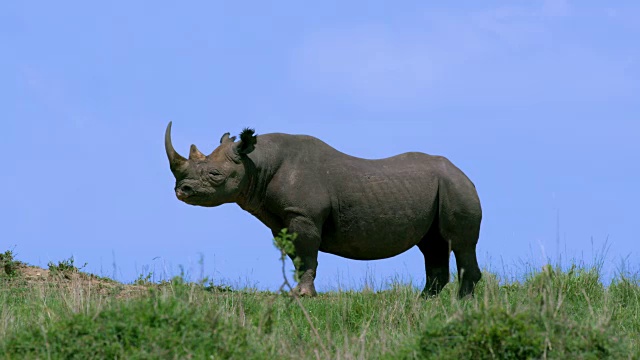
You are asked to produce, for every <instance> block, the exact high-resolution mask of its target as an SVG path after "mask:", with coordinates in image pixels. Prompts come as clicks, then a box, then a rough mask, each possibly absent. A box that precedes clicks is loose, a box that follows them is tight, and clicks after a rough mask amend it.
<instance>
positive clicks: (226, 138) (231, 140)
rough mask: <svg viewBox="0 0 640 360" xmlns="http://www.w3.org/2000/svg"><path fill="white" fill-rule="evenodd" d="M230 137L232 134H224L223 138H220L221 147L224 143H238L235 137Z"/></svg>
mask: <svg viewBox="0 0 640 360" xmlns="http://www.w3.org/2000/svg"><path fill="white" fill-rule="evenodd" d="M229 135H230V133H224V134H223V135H222V137H221V138H220V144H221V145H222V144H224V143H228V142H234V141H236V137H235V136H232V137H229Z"/></svg>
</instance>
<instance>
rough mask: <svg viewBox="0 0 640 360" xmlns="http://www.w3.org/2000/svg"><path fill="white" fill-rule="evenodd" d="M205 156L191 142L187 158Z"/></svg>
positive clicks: (202, 157)
mask: <svg viewBox="0 0 640 360" xmlns="http://www.w3.org/2000/svg"><path fill="white" fill-rule="evenodd" d="M205 158H206V156H204V154H203V153H201V152H200V150H198V148H197V147H196V146H195V145H193V144H191V148H190V149H189V160H204V159H205Z"/></svg>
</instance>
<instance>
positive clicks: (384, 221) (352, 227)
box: [320, 212, 433, 260]
mask: <svg viewBox="0 0 640 360" xmlns="http://www.w3.org/2000/svg"><path fill="white" fill-rule="evenodd" d="M432 221H433V214H430V213H429V212H421V213H420V214H407V213H404V214H403V213H402V212H399V213H383V214H378V215H377V216H359V217H350V218H346V217H342V218H337V219H335V221H334V223H333V224H328V226H325V228H324V229H323V236H322V243H321V245H320V251H323V252H327V253H331V254H335V255H338V256H342V257H346V258H350V259H356V260H376V259H384V258H388V257H392V256H395V255H398V254H401V253H403V252H405V251H407V250H409V249H410V248H412V247H413V246H415V245H416V244H417V243H418V242H420V240H422V238H423V237H424V236H425V235H426V233H427V231H428V230H429V226H430V225H431V223H432Z"/></svg>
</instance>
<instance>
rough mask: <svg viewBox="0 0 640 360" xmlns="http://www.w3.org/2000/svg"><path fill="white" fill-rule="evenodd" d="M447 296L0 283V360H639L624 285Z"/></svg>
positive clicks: (539, 286)
mask: <svg viewBox="0 0 640 360" xmlns="http://www.w3.org/2000/svg"><path fill="white" fill-rule="evenodd" d="M5 258H8V257H5ZM11 261H15V260H13V258H11ZM12 269H13V267H12ZM66 270H68V269H66ZM74 273H75V270H74ZM79 274H82V273H81V272H80V273H79ZM142 284H144V285H142ZM456 287H457V282H454V283H451V284H449V285H447V287H446V288H445V290H444V291H443V292H442V293H441V295H440V296H439V297H436V298H431V299H428V300H425V299H422V298H420V296H419V295H420V289H415V288H413V287H410V286H407V285H402V284H395V285H393V286H392V287H391V288H390V289H389V290H384V291H378V292H371V291H366V292H357V291H342V292H328V293H321V294H320V295H319V296H318V297H317V298H312V299H308V298H303V299H300V302H298V301H297V300H295V299H292V298H290V297H289V296H288V295H284V294H276V293H270V292H260V291H251V290H235V291H232V290H231V289H230V288H228V287H224V286H214V285H213V284H205V283H204V282H201V283H188V282H185V281H183V280H182V279H181V278H180V277H175V278H174V279H172V280H171V281H164V282H162V283H160V284H152V283H149V281H144V282H139V283H138V284H131V285H124V284H118V283H115V282H113V281H110V282H107V281H105V280H103V279H99V278H96V277H92V276H84V277H83V276H73V277H61V276H53V274H52V275H51V277H50V278H49V279H48V280H46V281H43V280H39V281H34V280H30V279H28V278H26V277H24V276H21V275H19V274H18V275H16V274H15V272H14V273H13V275H11V276H8V275H7V274H2V272H0V358H4V359H116V358H117V359H124V358H126V359H150V358H153V359H188V358H193V359H271V358H278V359H306V358H312V359H313V358H322V359H329V358H330V359H543V358H548V359H640V282H639V281H638V279H637V278H633V277H623V276H619V277H618V278H617V279H616V280H614V281H613V283H612V284H611V285H609V286H607V287H605V286H603V285H602V282H601V281H600V275H599V272H598V270H597V268H580V267H572V268H571V269H569V270H567V271H560V270H558V269H556V268H552V267H550V266H547V267H545V268H543V269H541V270H540V271H539V272H532V273H531V274H529V275H528V276H527V277H526V278H525V279H524V280H522V281H521V282H511V283H508V284H501V283H500V282H499V281H498V279H497V278H496V276H495V275H492V274H491V273H488V272H485V273H484V274H483V280H482V281H481V282H480V284H479V286H478V288H477V289H476V296H475V297H474V298H473V299H470V300H463V301H460V300H457V298H456V294H455V291H456Z"/></svg>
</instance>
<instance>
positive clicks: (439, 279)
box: [418, 224, 450, 297]
mask: <svg viewBox="0 0 640 360" xmlns="http://www.w3.org/2000/svg"><path fill="white" fill-rule="evenodd" d="M418 248H419V249H420V251H421V252H422V255H423V256H424V268H425V271H426V273H427V278H426V284H425V287H424V290H422V296H424V297H429V296H436V295H438V294H439V293H440V291H442V289H443V288H444V287H445V285H447V284H448V283H449V254H450V248H449V242H448V241H447V240H445V239H444V238H443V237H442V236H441V235H440V233H439V231H438V227H437V224H434V225H433V226H431V229H430V230H429V232H428V233H427V235H425V236H424V237H423V238H422V240H421V241H420V242H419V243H418Z"/></svg>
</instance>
